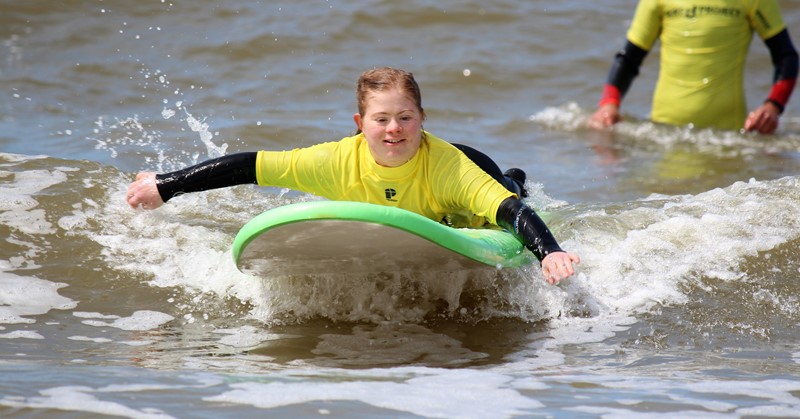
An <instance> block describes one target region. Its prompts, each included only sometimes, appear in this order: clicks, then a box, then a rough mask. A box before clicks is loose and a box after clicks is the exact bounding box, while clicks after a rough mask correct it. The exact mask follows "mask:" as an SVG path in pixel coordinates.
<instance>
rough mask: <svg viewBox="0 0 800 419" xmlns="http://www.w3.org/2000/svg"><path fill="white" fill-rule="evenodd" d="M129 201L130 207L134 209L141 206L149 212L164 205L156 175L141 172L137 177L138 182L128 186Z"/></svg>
mask: <svg viewBox="0 0 800 419" xmlns="http://www.w3.org/2000/svg"><path fill="white" fill-rule="evenodd" d="M127 200H128V205H130V206H131V208H134V209H136V208H139V207H140V206H141V207H142V208H144V209H148V210H149V209H156V208H158V207H160V206H162V205H164V201H163V200H162V199H161V195H160V194H159V193H158V187H157V186H156V174H155V173H150V172H140V173H139V174H138V175H136V180H135V181H133V182H132V183H131V184H130V186H128V195H127Z"/></svg>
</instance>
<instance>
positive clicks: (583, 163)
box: [0, 0, 800, 418]
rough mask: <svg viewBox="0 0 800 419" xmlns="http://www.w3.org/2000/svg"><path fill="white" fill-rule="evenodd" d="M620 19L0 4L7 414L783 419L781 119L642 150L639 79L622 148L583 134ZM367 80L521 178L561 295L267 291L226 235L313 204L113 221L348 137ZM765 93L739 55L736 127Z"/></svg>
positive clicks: (320, 281)
mask: <svg viewBox="0 0 800 419" xmlns="http://www.w3.org/2000/svg"><path fill="white" fill-rule="evenodd" d="M635 3H636V2H635V1H620V0H603V1H597V2H578V1H564V2H555V3H554V2H537V1H533V2H511V1H491V2H428V1H413V2H383V1H363V2H337V1H325V2H311V1H291V2H289V1H285V2H280V1H279V2H275V1H271V2H257V1H239V2H226V3H224V4H222V3H217V2H210V1H195V2H187V3H179V2H169V1H161V2H157V1H152V2H108V1H94V2H92V1H90V2H80V3H78V4H71V3H70V4H52V2H38V1H30V2H4V3H3V4H2V6H0V8H1V9H2V10H1V11H0V41H2V42H0V57H1V58H2V60H1V61H0V80H2V83H0V86H2V89H0V97H1V98H2V99H0V197H2V198H0V237H2V238H3V240H0V348H2V350H0V416H3V417H94V416H121V417H131V418H184V417H187V418H188V417H214V418H217V417H244V416H247V417H249V416H261V417H448V418H449V417H464V418H470V417H475V418H488V417H491V418H500V417H569V418H575V417H708V418H715V417H791V416H798V415H800V398H798V396H799V395H800V366H798V363H799V362H800V344H799V343H798V340H797V333H796V331H797V326H798V323H800V300H799V299H798V297H797V295H798V291H799V290H798V288H799V287H798V279H800V257H798V255H799V254H798V245H800V225H798V223H800V221H798V218H797V214H798V213H800V177H798V169H799V168H800V156H799V155H798V150H800V117H799V116H798V109H799V108H798V107H797V106H798V105H797V100H794V101H792V102H790V104H789V106H788V107H787V109H786V111H785V113H784V115H783V117H782V118H781V126H780V129H779V131H778V134H777V135H775V136H760V135H755V134H741V133H738V132H724V131H715V130H699V129H693V128H691V127H666V126H659V125H657V124H652V123H650V122H648V119H647V118H648V113H649V101H650V95H651V93H652V87H653V83H654V81H655V78H656V76H657V71H658V57H657V51H654V52H653V53H652V54H651V55H650V56H649V57H648V58H647V60H646V61H645V64H644V66H643V68H642V72H641V75H640V76H639V78H637V80H636V82H635V83H634V86H633V87H632V89H631V91H630V92H629V94H628V96H627V97H626V100H625V104H624V107H623V110H624V112H625V122H623V123H621V124H619V125H617V126H616V127H615V128H614V129H613V130H609V131H606V132H595V131H590V130H587V129H585V128H584V122H585V119H586V118H587V117H588V116H589V115H590V114H591V112H592V111H593V110H594V109H595V106H596V103H597V100H598V98H599V94H600V92H601V88H602V83H603V81H604V79H605V75H606V73H607V70H608V66H609V65H610V61H611V58H612V56H613V54H614V53H615V52H616V50H617V49H618V48H619V47H621V46H622V44H623V43H624V34H625V30H626V27H627V25H628V24H629V22H630V18H631V16H632V13H633V9H634V7H635ZM779 3H780V5H781V7H782V9H783V11H784V18H785V20H786V22H787V25H788V27H789V28H790V30H791V29H792V28H795V27H798V24H800V7H798V5H797V4H795V3H794V2H788V1H781V2H779ZM793 35H794V37H795V40H796V39H797V38H796V37H797V34H793ZM795 43H797V41H796V42H795ZM377 65H391V66H396V67H401V68H404V69H408V70H410V71H412V72H414V74H415V76H416V77H417V79H418V81H419V82H420V84H421V87H422V90H423V106H424V107H425V109H426V112H427V116H428V118H427V120H426V121H425V128H426V129H427V130H429V131H431V132H433V133H435V134H436V135H438V136H441V137H443V138H445V139H448V140H451V141H454V142H461V143H466V144H470V145H473V146H475V147H477V148H479V149H481V150H483V151H484V152H486V153H487V154H489V155H491V156H492V157H493V158H494V159H495V160H496V161H497V162H498V163H499V164H500V166H501V167H503V168H508V167H520V168H522V169H524V170H525V171H526V172H527V173H528V177H529V180H528V182H527V185H526V186H527V187H528V189H529V191H530V192H531V196H530V198H528V203H529V204H530V205H532V206H533V207H535V208H536V209H537V211H539V212H540V213H541V214H542V216H543V217H544V218H545V219H546V220H547V222H548V224H549V226H550V227H551V229H552V230H553V232H554V234H555V235H556V236H557V238H558V239H559V241H560V243H561V244H562V246H563V247H564V248H566V249H568V250H570V251H574V252H576V253H578V254H579V255H580V256H581V258H582V262H581V264H580V266H579V269H578V273H577V274H576V275H575V276H574V277H573V278H571V279H569V280H566V281H564V282H562V283H561V284H559V285H557V286H550V285H547V283H546V282H545V281H544V279H543V278H542V275H541V272H540V271H539V269H538V267H535V266H533V267H527V268H523V269H519V270H510V271H497V272H491V273H484V274H476V273H470V272H452V273H446V274H442V273H436V274H433V273H419V274H413V275H411V274H407V273H403V272H397V273H394V274H387V275H383V276H377V277H359V276H353V275H347V274H344V273H332V274H331V275H326V276H322V277H319V278H271V277H265V278H256V277H253V276H248V275H245V274H242V273H241V272H239V271H238V270H237V269H236V268H235V266H234V264H233V262H232V257H231V254H230V245H231V242H232V240H233V237H234V236H235V234H236V232H237V231H238V229H239V228H240V227H241V226H242V225H243V224H244V223H245V222H246V221H247V220H249V219H250V218H251V217H253V216H255V215H257V214H259V213H261V212H262V211H265V210H268V209H270V208H274V207H277V206H281V205H285V204H288V203H293V202H301V201H307V200H314V199H319V198H317V197H313V196H310V195H307V194H302V193H297V192H293V191H285V190H279V189H275V188H257V187H254V186H238V187H234V188H229V189H224V190H216V191H209V192H206V193H200V194H192V195H184V196H180V197H177V198H175V199H173V200H172V201H170V203H169V204H168V205H166V206H164V207H162V208H160V209H158V210H155V211H142V210H132V209H131V208H129V207H128V206H127V205H126V204H125V191H126V188H127V185H128V184H129V182H130V181H131V180H132V179H133V178H134V176H135V173H136V172H138V171H140V170H152V171H167V170H173V169H176V168H180V167H184V166H186V165H189V164H193V163H196V162H199V161H202V160H204V159H207V158H210V157H216V156H219V155H223V154H226V153H232V152H238V151H253V150H259V149H288V148H293V147H301V146H307V145H311V144H314V143H318V142H321V141H333V140H338V139H339V138H342V137H344V136H346V135H348V134H350V133H352V132H353V130H354V128H355V126H354V124H353V122H352V114H353V113H354V112H356V105H355V99H354V85H355V80H356V78H357V77H358V74H359V73H360V72H361V71H363V70H365V69H367V68H371V67H373V66H377ZM771 77H772V67H771V63H770V61H769V54H768V52H767V51H766V48H765V47H764V46H763V44H762V43H761V41H760V40H758V39H757V38H756V39H754V40H753V44H752V45H751V54H750V55H749V57H748V62H747V68H746V83H747V88H746V92H747V95H748V100H749V102H750V105H751V106H753V105H754V104H756V103H759V102H760V101H761V100H763V98H764V97H765V95H766V94H767V92H768V90H769V87H770V84H771ZM795 96H796V95H795ZM795 99H796V98H795Z"/></svg>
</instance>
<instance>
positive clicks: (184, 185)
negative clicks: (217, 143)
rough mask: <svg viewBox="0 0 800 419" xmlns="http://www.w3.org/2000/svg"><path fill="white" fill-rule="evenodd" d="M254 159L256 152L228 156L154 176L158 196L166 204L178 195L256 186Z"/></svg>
mask: <svg viewBox="0 0 800 419" xmlns="http://www.w3.org/2000/svg"><path fill="white" fill-rule="evenodd" d="M257 155H258V153H257V152H245V153H237V154H229V155H227V156H222V157H218V158H216V159H211V160H207V161H204V162H202V163H200V164H197V165H194V166H191V167H187V168H185V169H181V170H178V171H175V172H170V173H164V174H157V175H156V186H157V187H158V193H159V195H161V199H162V200H163V201H164V202H167V201H169V200H170V198H172V197H174V196H175V195H178V194H182V193H188V192H199V191H207V190H209V189H217V188H224V187H227V186H234V185H242V184H246V183H257V180H256V156H257Z"/></svg>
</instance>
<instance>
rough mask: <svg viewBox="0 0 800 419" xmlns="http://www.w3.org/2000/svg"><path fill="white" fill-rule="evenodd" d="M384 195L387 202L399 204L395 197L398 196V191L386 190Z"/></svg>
mask: <svg viewBox="0 0 800 419" xmlns="http://www.w3.org/2000/svg"><path fill="white" fill-rule="evenodd" d="M383 193H385V194H386V200H387V201H392V202H397V200H396V199H394V196H395V195H397V191H396V190H394V189H392V188H389V189H385V190H384V191H383Z"/></svg>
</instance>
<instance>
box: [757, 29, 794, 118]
mask: <svg viewBox="0 0 800 419" xmlns="http://www.w3.org/2000/svg"><path fill="white" fill-rule="evenodd" d="M764 43H765V44H766V45H767V48H768V49H769V54H770V57H771V58H772V65H773V67H774V68H775V71H774V76H773V83H772V89H770V92H769V95H768V96H767V99H766V100H765V101H764V103H763V104H762V105H761V106H759V107H758V108H756V109H754V110H753V111H752V112H750V114H749V115H748V116H747V120H746V121H745V124H744V129H745V131H758V132H760V133H762V134H772V133H774V132H775V130H776V129H777V128H778V118H779V117H780V114H782V113H783V110H784V108H785V107H786V104H787V103H788V102H789V97H790V96H791V95H792V91H793V90H794V86H795V83H796V81H797V68H798V55H797V50H795V48H794V45H793V44H792V39H791V38H790V37H789V31H788V30H786V29H784V30H782V31H780V32H779V33H778V34H777V35H775V36H773V37H772V38H769V39H767V40H765V41H764Z"/></svg>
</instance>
